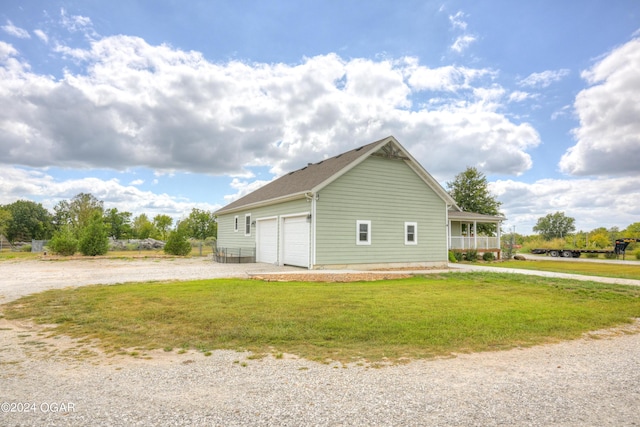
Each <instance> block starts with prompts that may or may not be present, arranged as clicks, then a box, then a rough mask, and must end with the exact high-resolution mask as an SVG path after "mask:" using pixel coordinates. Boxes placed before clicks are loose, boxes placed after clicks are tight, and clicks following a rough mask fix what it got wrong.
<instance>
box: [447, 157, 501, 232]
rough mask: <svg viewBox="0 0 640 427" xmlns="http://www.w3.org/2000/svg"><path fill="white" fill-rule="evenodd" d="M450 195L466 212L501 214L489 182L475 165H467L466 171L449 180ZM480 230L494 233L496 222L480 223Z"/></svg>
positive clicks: (499, 204)
mask: <svg viewBox="0 0 640 427" xmlns="http://www.w3.org/2000/svg"><path fill="white" fill-rule="evenodd" d="M447 188H448V192H449V195H450V196H451V197H452V198H453V200H455V201H456V204H457V205H458V207H460V208H461V209H462V210H463V211H465V212H475V213H479V214H484V215H501V213H500V206H501V205H502V203H500V202H499V201H498V200H497V199H496V198H495V196H493V195H492V194H491V192H490V191H489V183H488V182H487V178H486V177H485V176H484V174H483V173H482V172H480V171H479V170H478V169H476V168H474V167H467V169H465V171H464V172H461V173H459V174H458V175H456V176H455V178H454V180H453V181H451V182H447ZM478 232H479V233H483V234H487V235H493V234H494V233H495V232H496V226H495V224H478Z"/></svg>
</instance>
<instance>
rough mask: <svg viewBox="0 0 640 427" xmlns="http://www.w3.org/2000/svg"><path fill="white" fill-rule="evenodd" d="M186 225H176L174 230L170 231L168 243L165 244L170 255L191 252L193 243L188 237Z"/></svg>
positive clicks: (181, 254) (165, 250) (182, 254)
mask: <svg viewBox="0 0 640 427" xmlns="http://www.w3.org/2000/svg"><path fill="white" fill-rule="evenodd" d="M185 229H186V228H184V227H182V228H181V227H180V226H178V227H176V229H175V230H174V231H172V232H171V233H169V238H168V239H167V243H166V244H165V245H164V253H166V254H170V255H179V256H186V255H189V253H191V243H189V240H188V239H187V234H186V232H185Z"/></svg>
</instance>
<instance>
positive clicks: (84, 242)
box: [79, 211, 109, 256]
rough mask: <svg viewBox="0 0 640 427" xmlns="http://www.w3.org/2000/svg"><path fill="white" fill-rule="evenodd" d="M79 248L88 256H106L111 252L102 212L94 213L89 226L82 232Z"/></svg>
mask: <svg viewBox="0 0 640 427" xmlns="http://www.w3.org/2000/svg"><path fill="white" fill-rule="evenodd" d="M79 247H80V252H82V254H83V255H87V256H96V255H104V254H106V253H107V251H108V250H109V237H108V235H107V226H106V225H105V223H104V221H103V219H102V214H101V213H100V212H97V211H96V212H94V213H93V216H92V217H91V218H90V219H89V222H88V224H87V226H86V227H85V228H84V229H83V230H82V237H81V238H80V245H79Z"/></svg>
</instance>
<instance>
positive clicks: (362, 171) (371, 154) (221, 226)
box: [216, 136, 499, 269]
mask: <svg viewBox="0 0 640 427" xmlns="http://www.w3.org/2000/svg"><path fill="white" fill-rule="evenodd" d="M457 213H460V209H459V208H458V207H457V206H456V204H455V201H454V200H453V199H452V198H451V196H449V194H448V193H447V192H446V191H445V190H444V188H442V186H441V185H440V184H439V183H438V182H437V181H436V180H435V179H434V178H433V177H432V176H431V175H430V174H429V173H428V172H427V171H426V170H425V169H424V168H423V167H422V166H421V165H420V164H419V163H418V162H417V161H416V160H415V159H414V158H413V157H412V156H411V154H409V153H408V152H407V150H406V149H405V148H404V147H402V145H400V143H399V142H398V141H397V140H396V139H395V138H394V137H393V136H389V137H387V138H384V139H381V140H379V141H376V142H373V143H371V144H368V145H364V146H362V147H359V148H356V149H354V150H351V151H347V152H346V153H342V154H339V155H337V156H335V157H332V158H329V159H326V160H322V161H320V162H318V163H309V164H308V165H307V166H305V167H303V168H302V169H299V170H296V171H293V172H290V173H288V174H286V175H284V176H282V177H280V178H278V179H276V180H274V181H272V182H270V183H269V184H267V185H265V186H263V187H261V188H259V189H258V190H256V191H254V192H252V193H250V194H247V195H246V196H244V197H242V198H240V199H238V200H236V201H234V202H232V203H230V204H228V205H227V206H225V207H223V208H221V209H220V210H218V211H217V212H216V215H217V218H218V240H217V245H218V249H219V250H221V251H231V252H233V251H236V252H237V253H239V254H240V253H242V251H243V250H244V254H245V255H246V254H248V253H251V252H252V251H253V250H255V260H256V261H257V262H264V263H272V264H278V265H292V266H300V267H305V268H309V269H326V268H358V269H370V268H384V267H431V266H446V264H447V260H448V249H449V245H450V244H451V243H452V240H451V239H452V237H451V236H450V230H452V229H455V230H456V231H457V232H458V235H459V236H462V229H463V228H464V227H463V225H462V224H465V225H466V226H467V229H469V228H468V227H469V226H470V225H471V224H475V222H474V221H484V220H489V219H491V218H484V217H477V216H476V217H473V218H470V217H465V216H464V215H463V216H462V217H460V218H455V214H457ZM450 217H451V218H450ZM452 218H453V219H452ZM498 228H499V227H498ZM474 230H475V228H474ZM469 237H470V236H467V238H469ZM462 243H465V244H470V243H471V241H468V240H465V241H464V242H461V244H462ZM476 243H477V242H476ZM498 248H499V245H498ZM242 256H243V255H238V259H240V258H241V257H242Z"/></svg>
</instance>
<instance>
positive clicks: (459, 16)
mask: <svg viewBox="0 0 640 427" xmlns="http://www.w3.org/2000/svg"><path fill="white" fill-rule="evenodd" d="M464 17H465V14H464V13H462V12H461V11H458V12H457V13H456V14H455V15H449V22H451V26H452V27H453V28H454V29H458V30H462V31H466V30H467V22H466V21H465V20H464Z"/></svg>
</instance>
